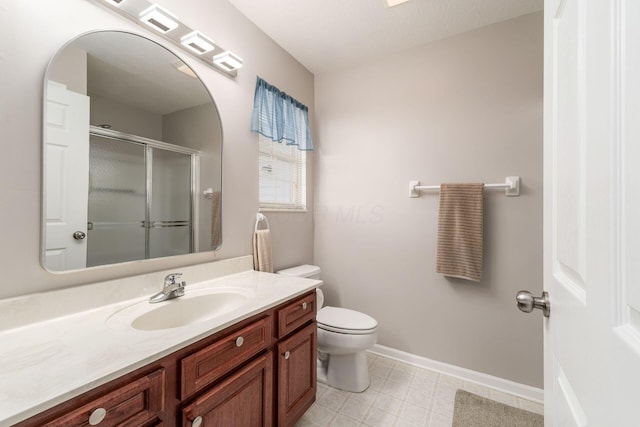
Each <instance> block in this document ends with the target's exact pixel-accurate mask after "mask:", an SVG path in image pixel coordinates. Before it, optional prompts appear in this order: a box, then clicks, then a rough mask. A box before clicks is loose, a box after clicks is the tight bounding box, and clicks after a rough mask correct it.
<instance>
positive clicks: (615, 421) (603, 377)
mask: <svg viewBox="0 0 640 427" xmlns="http://www.w3.org/2000/svg"><path fill="white" fill-rule="evenodd" d="M544 15H545V18H544V25H545V42H544V43H545V54H544V55H545V58H544V59H545V61H544V62H545V70H544V74H545V83H544V98H545V125H544V126H545V130H544V151H545V154H544V175H545V178H544V190H545V200H544V204H545V206H544V288H545V290H546V291H547V292H548V293H549V297H550V301H551V315H550V317H549V318H548V319H545V320H544V334H545V336H544V344H545V350H544V355H545V366H544V371H545V374H544V375H545V378H544V389H545V425H547V426H603V427H608V426H611V427H621V426H640V1H638V0H610V1H607V0H546V1H545V11H544Z"/></svg>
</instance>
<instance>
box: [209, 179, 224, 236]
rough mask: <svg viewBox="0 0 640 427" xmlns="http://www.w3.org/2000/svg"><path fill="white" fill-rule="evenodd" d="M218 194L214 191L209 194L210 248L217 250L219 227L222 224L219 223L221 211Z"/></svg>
mask: <svg viewBox="0 0 640 427" xmlns="http://www.w3.org/2000/svg"><path fill="white" fill-rule="evenodd" d="M220 199H221V197H220V192H219V191H214V192H213V193H212V194H211V247H212V248H217V247H218V246H220V240H221V237H222V233H220V225H221V224H222V222H221V221H220V214H221V213H222V210H221V209H220Z"/></svg>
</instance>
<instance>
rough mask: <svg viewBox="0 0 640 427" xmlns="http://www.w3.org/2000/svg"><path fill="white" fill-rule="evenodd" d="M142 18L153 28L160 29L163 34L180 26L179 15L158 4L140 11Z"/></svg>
mask: <svg viewBox="0 0 640 427" xmlns="http://www.w3.org/2000/svg"><path fill="white" fill-rule="evenodd" d="M140 20H141V21H142V22H144V23H145V24H147V25H148V26H150V27H151V28H154V29H156V30H158V31H160V32H161V33H162V34H166V33H168V32H169V31H171V30H173V29H176V28H178V25H179V24H178V18H177V17H175V16H174V15H172V14H171V13H169V12H167V11H166V10H164V9H163V8H161V7H160V6H158V5H157V4H153V5H151V7H149V8H147V9H145V10H143V11H142V12H140Z"/></svg>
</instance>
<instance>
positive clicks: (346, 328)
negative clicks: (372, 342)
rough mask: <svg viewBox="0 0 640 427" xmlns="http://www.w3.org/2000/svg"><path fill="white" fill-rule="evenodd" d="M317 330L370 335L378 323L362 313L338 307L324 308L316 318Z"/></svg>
mask: <svg viewBox="0 0 640 427" xmlns="http://www.w3.org/2000/svg"><path fill="white" fill-rule="evenodd" d="M316 320H317V322H318V328H320V329H324V330H325V331H330V332H336V333H339V334H349V335H366V334H372V333H374V332H375V331H376V329H377V327H378V322H376V320H375V319H374V318H373V317H371V316H368V315H366V314H364V313H360V312H359V311H355V310H349V309H348V308H340V307H324V308H322V309H321V310H320V311H318V314H317V316H316Z"/></svg>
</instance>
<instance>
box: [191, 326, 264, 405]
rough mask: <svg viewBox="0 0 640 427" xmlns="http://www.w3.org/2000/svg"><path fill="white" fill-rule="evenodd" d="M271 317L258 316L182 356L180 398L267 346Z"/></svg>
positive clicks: (212, 380)
mask: <svg viewBox="0 0 640 427" xmlns="http://www.w3.org/2000/svg"><path fill="white" fill-rule="evenodd" d="M271 319H272V317H271V316H265V317H263V318H261V319H258V320H256V321H255V322H252V323H250V324H249V325H247V326H245V327H244V328H242V329H239V330H237V331H235V332H233V333H231V334H229V335H227V336H225V337H223V338H220V339H219V340H217V341H215V342H214V343H213V344H210V345H208V346H207V347H205V348H203V349H202V350H199V351H197V352H195V353H193V354H191V355H190V356H187V357H185V358H183V359H182V360H181V362H180V363H181V368H182V371H181V372H182V381H181V387H180V398H181V399H184V398H185V397H187V396H190V395H191V394H193V393H195V392H197V391H199V390H202V389H203V388H204V387H206V386H207V385H209V384H211V383H213V382H214V381H216V380H218V379H219V378H221V377H222V376H224V375H225V374H227V373H228V372H230V371H231V370H232V369H234V368H236V367H238V366H240V365H241V364H243V363H244V362H246V361H247V360H249V359H250V358H251V357H253V356H255V355H256V354H258V353H260V352H261V351H262V350H264V349H266V348H267V347H268V346H270V345H271V323H272V320H271Z"/></svg>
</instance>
